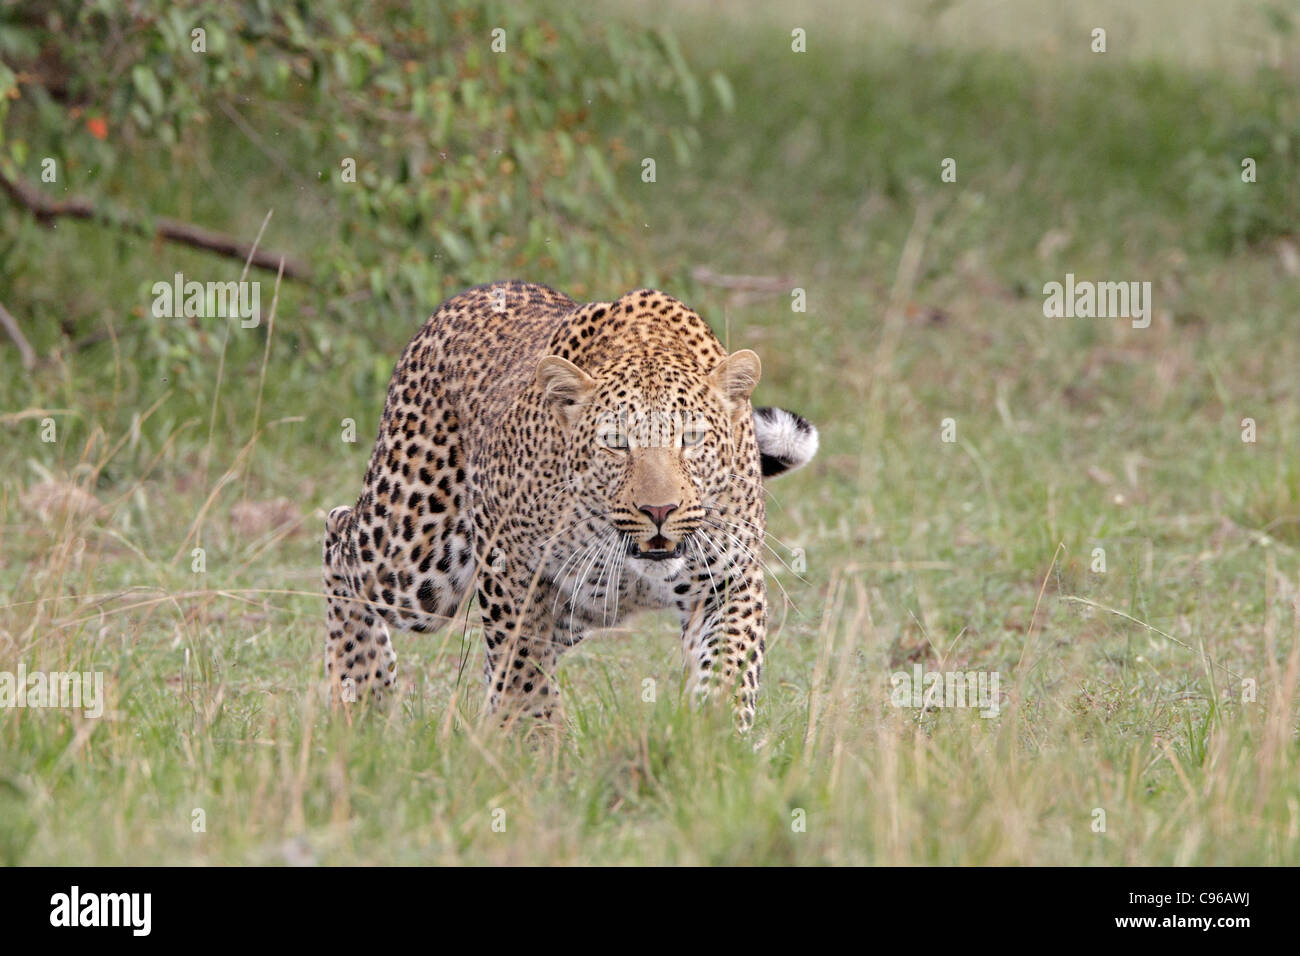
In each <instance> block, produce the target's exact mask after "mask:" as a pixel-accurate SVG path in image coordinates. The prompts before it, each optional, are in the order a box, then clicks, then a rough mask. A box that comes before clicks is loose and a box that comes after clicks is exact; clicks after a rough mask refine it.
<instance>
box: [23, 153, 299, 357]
mask: <svg viewBox="0 0 1300 956" xmlns="http://www.w3.org/2000/svg"><path fill="white" fill-rule="evenodd" d="M0 187H3V188H4V191H5V192H7V193H8V194H9V196H10V198H12V199H13V200H14V202H16V203H18V204H19V205H20V206H22V207H23V208H25V209H26V210H27V211H28V212H30V213H31V214H32V215H33V216H35V217H36V219H37V220H38V221H39V222H41V223H45V224H48V223H49V222H50V221H51V220H53V219H59V218H68V219H92V220H94V221H96V222H102V223H107V224H109V225H114V226H117V227H118V228H121V229H124V230H126V231H127V232H133V233H135V234H136V235H140V236H147V237H157V238H160V239H167V240H169V241H171V242H178V243H180V244H182V245H186V246H192V247H193V248H195V249H206V250H207V251H209V252H216V253H219V254H220V255H223V256H229V257H231V258H233V259H242V260H244V261H246V262H251V263H252V264H253V265H255V266H257V267H258V268H259V269H265V270H266V271H268V272H279V269H280V262H281V260H283V261H284V275H285V277H286V278H289V279H296V280H298V281H300V282H307V281H309V280H310V279H311V270H310V269H308V267H307V265H306V264H305V263H303V262H301V261H300V260H298V259H295V258H293V257H292V256H286V255H284V254H282V253H279V252H274V251H272V250H270V249H257V248H254V246H253V244H252V243H248V242H244V241H243V240H240V239H236V238H235V237H233V236H227V235H225V234H224V233H220V232H213V231H212V230H210V229H204V228H202V227H201V226H195V225H192V224H191V223H188V222H180V221H179V220H176V219H168V218H166V217H161V216H160V217H158V218H157V219H153V220H143V219H130V218H123V217H121V216H117V215H114V214H111V213H109V212H107V211H105V210H103V209H100V208H98V207H96V206H95V204H94V203H92V202H91V201H90V200H88V199H84V198H79V197H73V198H71V199H65V200H61V201H60V200H54V199H50V198H49V197H48V196H46V195H45V194H44V193H43V192H41V190H39V189H37V188H36V187H34V186H31V185H29V184H27V183H24V182H22V181H20V180H17V179H9V178H8V177H6V176H4V175H0ZM7 327H8V326H7V324H6V328H7ZM11 334H12V333H11Z"/></svg>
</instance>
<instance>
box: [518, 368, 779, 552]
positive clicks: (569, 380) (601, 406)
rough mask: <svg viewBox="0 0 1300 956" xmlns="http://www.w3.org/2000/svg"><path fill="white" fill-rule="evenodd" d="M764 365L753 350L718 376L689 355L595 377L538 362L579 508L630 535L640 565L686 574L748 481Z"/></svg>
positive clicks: (626, 539) (595, 372)
mask: <svg viewBox="0 0 1300 956" xmlns="http://www.w3.org/2000/svg"><path fill="white" fill-rule="evenodd" d="M760 368H761V367H760V364H759V360H758V356H757V355H755V354H754V353H753V352H751V351H749V350H748V349H742V350H740V351H738V352H734V353H732V354H731V355H729V356H727V357H726V358H724V359H722V360H721V361H720V362H718V363H717V364H716V365H714V367H713V368H711V369H702V368H700V367H699V365H698V364H696V363H695V361H694V360H693V359H691V358H689V357H686V356H681V357H673V356H656V357H654V358H647V357H625V358H620V359H616V360H614V361H611V362H608V363H606V364H604V365H602V366H601V367H599V368H595V369H592V370H591V371H587V370H585V369H582V368H579V367H578V366H577V365H575V364H573V363H572V362H570V361H569V360H568V359H566V358H563V357H561V356H558V355H549V356H547V357H546V358H544V359H542V360H541V362H540V363H539V364H538V367H537V382H538V384H539V386H540V388H541V392H542V394H543V395H544V396H545V400H546V403H547V404H548V405H549V406H550V408H551V412H552V414H553V415H554V416H555V418H556V420H557V422H558V424H559V427H560V429H561V430H562V432H563V434H564V454H565V456H566V458H567V459H568V460H567V462H566V464H567V466H568V469H567V470H568V481H569V482H570V486H571V489H572V491H573V492H574V493H576V495H577V497H578V504H579V507H580V508H582V509H584V510H585V511H586V512H587V514H589V515H599V516H601V517H602V518H603V519H604V520H605V521H607V522H608V524H609V526H610V528H611V529H612V530H613V531H615V532H618V533H620V535H621V537H620V538H619V540H620V541H621V542H622V546H623V548H624V549H625V550H626V553H627V555H628V557H629V559H630V564H631V566H632V567H634V568H637V569H638V570H641V571H642V572H643V573H649V574H653V575H655V576H659V575H661V574H663V573H672V572H674V571H675V570H677V569H679V568H680V567H681V566H682V563H683V561H684V556H685V553H686V550H687V548H688V546H689V544H690V542H689V536H690V535H691V533H692V532H694V531H697V530H699V529H700V528H701V527H702V526H703V525H705V524H706V522H707V519H708V516H709V514H710V510H711V509H713V508H716V506H717V503H718V502H719V501H720V500H721V499H723V498H724V497H726V496H727V495H729V494H734V493H735V490H734V485H735V482H737V481H743V478H740V477H738V475H739V474H740V473H742V472H744V471H745V470H746V469H745V468H744V467H743V466H744V464H745V463H743V462H741V461H739V460H738V459H737V455H738V453H739V439H740V436H741V434H742V429H744V428H750V427H752V426H751V425H750V422H751V421H752V414H753V412H752V410H751V408H750V404H749V396H750V393H751V392H752V391H753V389H754V386H755V385H757V384H758V379H759V374H760ZM750 447H751V451H750V454H753V451H752V445H751V446H750ZM584 517H585V515H584ZM613 538H614V536H611V540H613ZM651 562H666V564H665V565H663V566H660V567H653V568H652V566H651V564H650V563H651Z"/></svg>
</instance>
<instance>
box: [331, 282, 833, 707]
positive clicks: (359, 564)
mask: <svg viewBox="0 0 1300 956" xmlns="http://www.w3.org/2000/svg"><path fill="white" fill-rule="evenodd" d="M759 374H760V367H759V360H758V356H757V355H755V354H754V353H753V352H750V351H748V350H741V351H738V352H735V353H733V354H731V355H728V354H727V352H726V350H725V349H724V348H723V347H722V344H721V343H720V342H719V341H718V339H717V337H716V336H715V335H714V334H713V332H712V331H711V330H710V329H709V327H708V325H707V324H706V323H705V322H704V321H703V320H702V319H701V318H700V317H699V316H698V315H697V314H696V313H694V312H692V311H691V310H690V309H688V308H687V307H686V306H684V305H683V304H682V303H681V302H679V301H677V300H676V299H674V298H672V297H671V296H668V295H665V294H664V293H662V292H654V291H651V290H648V289H642V290H637V291H634V292H629V293H628V294H627V295H624V296H623V297H622V298H620V299H618V300H617V301H615V302H592V303H587V304H578V303H575V302H573V301H572V300H570V299H569V298H568V297H566V296H564V295H562V294H560V293H558V292H555V291H554V290H552V289H549V288H546V287H545V286H540V285H532V284H527V283H521V282H510V283H498V284H494V285H489V286H482V287H479V288H476V289H472V290H470V291H468V292H465V293H463V294H461V295H458V296H456V297H454V298H452V299H450V300H448V301H447V302H445V303H444V304H443V305H442V306H441V307H440V308H439V309H438V311H437V312H436V313H434V315H433V317H432V318H430V319H429V321H428V322H427V323H426V324H425V325H424V327H423V328H422V329H421V330H420V331H419V332H418V333H417V334H416V335H415V337H414V338H413V339H412V340H411V342H410V344H408V345H407V347H406V350H405V351H404V352H403V353H402V356H401V359H400V360H399V361H398V363H397V368H396V370H395V371H394V372H393V378H392V381H391V383H390V384H389V388H388V398H387V402H386V404H385V407H384V413H383V419H382V421H381V423H380V428H379V436H378V438H377V440H376V442H375V447H374V452H373V454H372V456H371V459H370V465H369V468H368V470H367V472H366V476H365V482H364V486H363V489H362V492H361V496H360V497H359V499H358V500H357V503H356V505H355V506H353V507H350V508H349V507H339V508H335V509H334V510H333V511H331V512H330V514H329V517H328V519H327V521H326V536H325V548H324V578H325V591H326V596H327V601H328V610H327V615H328V633H327V637H326V642H325V670H326V674H327V676H328V678H329V679H330V681H331V684H332V686H333V687H334V688H335V693H336V694H338V695H339V696H340V697H341V698H342V699H344V700H352V699H355V698H356V696H358V695H360V694H362V693H366V692H371V693H374V694H377V695H378V696H383V694H384V693H385V692H391V690H392V689H393V687H394V681H395V677H396V666H397V656H396V654H395V652H394V650H393V646H392V641H391V638H390V634H389V628H390V627H391V628H396V629H399V630H405V631H418V632H428V631H433V630H435V629H437V628H439V627H441V626H442V625H444V624H446V623H447V622H448V621H449V620H451V619H452V618H453V617H455V615H456V614H457V610H458V609H459V608H461V606H462V602H463V601H464V599H465V597H466V595H467V594H469V593H470V591H471V589H472V591H473V593H474V594H475V596H476V597H477V605H478V614H479V617H480V620H481V622H482V626H483V635H484V642H485V644H486V646H487V655H486V657H487V660H486V666H485V681H486V684H487V691H488V704H489V707H490V709H491V710H493V711H495V712H497V713H498V714H499V715H500V716H501V718H502V719H503V721H506V722H509V721H512V720H514V719H517V718H518V717H520V716H522V715H531V716H533V717H537V718H542V719H552V720H554V719H558V717H559V713H560V712H559V699H558V696H557V692H556V684H555V680H554V675H555V669H556V666H557V664H558V662H559V658H560V655H561V654H562V653H563V652H564V651H565V650H567V649H568V648H570V647H573V646H574V645H575V644H577V643H578V642H579V641H581V640H582V639H583V638H584V637H585V636H586V635H587V634H588V633H589V632H590V631H591V630H593V629H596V628H602V627H610V626H613V625H615V624H618V623H619V622H620V621H622V620H624V619H625V618H626V617H627V616H628V615H629V614H631V613H633V612H636V611H639V610H644V609H650V608H671V609H674V610H675V611H676V613H677V616H678V617H679V619H680V620H681V624H682V644H683V650H684V653H685V657H686V662H687V665H688V668H689V674H690V684H691V686H692V688H693V690H694V691H695V693H696V694H698V695H700V696H703V697H709V696H714V697H721V696H723V695H724V694H725V695H726V696H727V697H729V698H730V699H731V701H732V703H733V706H734V711H735V718H736V722H737V725H738V726H739V727H740V728H741V729H742V730H744V729H748V727H749V726H750V725H751V724H752V722H753V719H754V710H755V698H756V695H757V692H758V686H759V676H760V672H761V669H762V664H763V654H764V651H765V648H766V642H765V636H766V630H767V594H766V589H765V585H764V581H763V573H762V567H761V564H760V561H759V554H760V552H761V550H762V548H763V546H764V545H763V535H764V533H765V532H764V528H765V516H764V509H763V490H762V483H761V482H762V476H763V472H764V465H765V464H768V462H769V459H770V464H768V467H767V470H768V471H769V472H772V473H775V472H776V471H779V470H785V469H789V468H791V467H798V466H799V465H801V464H803V463H804V461H806V460H807V458H808V457H811V454H812V453H813V452H814V451H815V450H816V430H815V429H813V428H812V426H811V425H808V423H807V422H805V421H804V420H803V419H802V418H799V417H798V416H794V415H793V413H790V412H785V411H783V410H781V409H764V410H760V412H761V415H762V417H763V426H762V427H763V430H764V431H765V433H766V434H768V435H774V434H776V435H777V436H778V438H780V439H781V440H780V441H777V440H775V439H773V440H772V446H771V447H770V448H769V447H767V445H766V443H765V442H763V441H760V440H759V439H756V436H755V423H754V414H755V413H754V411H753V409H752V408H751V406H750V403H749V396H750V392H751V391H752V390H753V388H754V386H755V385H756V384H757V383H758V379H759ZM783 416H784V417H783ZM800 422H802V423H803V425H802V426H799V425H798V424H797V423H800ZM791 423H794V424H791ZM778 425H786V426H788V427H785V428H781V427H776V426H778ZM769 426H770V427H769ZM791 429H793V431H791ZM792 434H798V435H800V436H802V441H791V440H789V439H790V437H791V435H792ZM809 436H811V437H809ZM760 444H762V445H763V446H764V447H762V448H760Z"/></svg>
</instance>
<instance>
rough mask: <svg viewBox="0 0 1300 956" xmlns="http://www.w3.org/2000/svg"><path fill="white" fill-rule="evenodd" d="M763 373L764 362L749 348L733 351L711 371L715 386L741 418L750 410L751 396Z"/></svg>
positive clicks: (733, 413) (732, 412)
mask: <svg viewBox="0 0 1300 956" xmlns="http://www.w3.org/2000/svg"><path fill="white" fill-rule="evenodd" d="M762 374H763V363H762V362H760V361H759V360H758V356H757V355H756V354H755V353H753V352H751V351H750V350H749V349H740V350H739V351H737V352H732V353H731V354H730V355H728V356H727V357H726V358H724V359H723V360H722V361H721V362H719V363H718V365H717V367H715V368H714V369H713V371H712V372H710V373H709V381H710V382H712V383H713V387H714V388H716V389H717V390H718V391H720V392H721V393H722V394H723V397H725V398H726V399H727V401H728V403H729V404H730V405H731V414H732V416H733V417H735V418H741V417H743V415H745V414H748V412H749V396H750V395H751V394H752V393H753V391H754V386H756V385H757V384H758V380H759V378H760V377H761V376H762Z"/></svg>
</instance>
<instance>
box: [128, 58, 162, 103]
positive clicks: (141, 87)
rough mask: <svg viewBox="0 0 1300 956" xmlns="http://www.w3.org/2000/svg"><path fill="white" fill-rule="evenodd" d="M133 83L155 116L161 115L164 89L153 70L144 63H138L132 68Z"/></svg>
mask: <svg viewBox="0 0 1300 956" xmlns="http://www.w3.org/2000/svg"><path fill="white" fill-rule="evenodd" d="M131 85H132V86H134V87H135V91H136V92H137V93H138V94H140V99H142V100H144V102H145V104H146V105H147V106H148V107H149V111H150V112H151V113H153V115H154V116H161V115H162V111H163V91H162V87H161V86H160V85H159V84H158V78H157V77H156V76H154V75H153V71H152V70H150V69H149V68H148V67H147V66H145V65H144V64H143V63H139V64H136V65H135V66H134V67H132V68H131Z"/></svg>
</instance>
